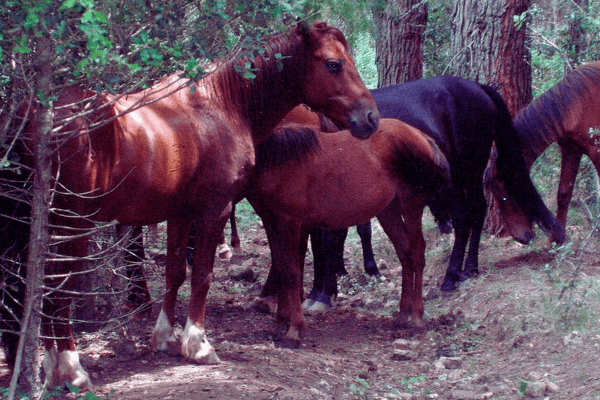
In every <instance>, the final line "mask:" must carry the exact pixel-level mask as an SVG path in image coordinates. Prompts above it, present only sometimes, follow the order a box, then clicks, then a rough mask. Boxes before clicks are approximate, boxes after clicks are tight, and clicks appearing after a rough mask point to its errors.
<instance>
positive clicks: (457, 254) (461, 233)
mask: <svg viewBox="0 0 600 400" xmlns="http://www.w3.org/2000/svg"><path fill="white" fill-rule="evenodd" d="M453 207H454V211H453V213H452V223H453V225H454V246H453V247H452V253H451V254H450V262H449V263H448V269H447V270H446V276H445V277H444V282H443V283H442V286H441V288H440V289H441V290H442V291H443V292H452V291H454V290H456V288H457V284H458V282H460V276H461V272H462V268H463V262H464V257H465V250H466V248H467V243H468V241H469V236H470V233H471V226H470V218H469V217H468V214H467V212H468V210H467V208H466V206H465V205H464V199H462V198H461V199H457V200H456V201H455V203H454V205H453Z"/></svg>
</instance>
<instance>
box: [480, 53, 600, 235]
mask: <svg viewBox="0 0 600 400" xmlns="http://www.w3.org/2000/svg"><path fill="white" fill-rule="evenodd" d="M599 98H600V61H597V62H591V63H588V64H584V65H581V66H580V67H578V68H576V69H575V70H573V71H572V72H570V73H569V74H567V75H566V76H565V77H564V78H563V79H562V80H560V81H559V82H558V83H556V84H555V85H554V86H552V87H551V88H550V89H549V90H548V91H546V92H545V93H543V94H541V95H540V96H538V97H537V98H536V99H534V100H533V102H532V103H531V104H529V105H528V106H527V107H525V108H524V109H523V110H521V111H520V112H519V114H517V117H516V118H515V121H514V125H515V128H516V129H517V133H518V135H519V139H520V141H521V144H522V147H523V149H524V151H525V153H524V154H525V161H526V163H527V167H528V168H531V165H532V164H533V163H534V161H535V160H536V159H537V157H538V156H539V155H540V154H542V153H543V152H544V150H546V149H547V148H548V146H550V145H551V144H552V143H554V142H556V143H558V145H559V147H560V151H561V155H562V160H561V166H560V181H559V186H558V193H557V196H556V198H557V210H556V218H557V219H558V222H559V223H560V225H561V226H562V227H563V228H565V226H566V224H567V213H568V211H569V203H570V202H571V198H572V197H573V188H574V186H575V179H576V177H577V171H578V169H579V163H580V162H581V157H582V156H583V155H584V154H585V155H587V156H588V157H589V158H590V160H591V161H592V163H593V164H594V167H595V168H596V171H597V172H598V171H600V141H599V140H598V138H599V137H600V101H598V99H599ZM490 171H491V174H489V175H488V176H486V183H487V184H488V185H489V187H490V188H491V192H492V194H493V196H494V198H495V200H496V202H497V204H498V209H499V211H500V216H501V217H502V219H503V220H504V222H505V223H506V224H507V226H508V228H509V230H511V227H512V226H514V225H518V224H519V222H524V223H525V224H527V225H531V222H530V219H529V218H527V216H526V215H523V213H522V212H520V210H519V209H518V208H516V207H515V205H514V204H515V199H514V197H513V195H512V194H510V193H509V192H508V191H507V190H506V188H505V187H504V186H503V185H502V182H497V180H496V179H493V178H494V177H495V175H496V174H497V171H496V167H495V164H492V165H491V168H490ZM511 233H512V231H511ZM551 239H552V240H553V241H555V242H557V243H559V244H560V243H562V242H563V241H564V238H563V237H560V236H556V235H553V236H552V238H551Z"/></svg>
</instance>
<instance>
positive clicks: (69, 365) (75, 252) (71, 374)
mask: <svg viewBox="0 0 600 400" xmlns="http://www.w3.org/2000/svg"><path fill="white" fill-rule="evenodd" d="M79 232H80V231H78V232H77V233H79ZM61 233H64V234H66V235H69V234H73V231H66V232H61ZM87 244H88V238H87V237H83V238H78V239H74V240H70V241H65V242H63V243H62V244H60V245H59V246H57V253H58V255H59V257H60V256H62V257H73V258H74V259H75V260H76V261H70V262H67V261H62V262H50V263H48V266H47V268H46V285H47V286H48V287H49V289H48V292H47V293H46V295H45V297H44V301H43V305H42V311H43V312H42V326H41V333H42V341H43V343H44V348H45V354H44V361H43V368H44V372H45V374H46V387H48V388H54V387H56V386H60V387H63V386H65V384H67V383H68V384H70V385H73V386H76V387H79V388H82V389H86V388H89V387H91V386H92V383H91V381H90V378H89V375H88V373H87V372H86V371H85V370H84V369H83V367H82V366H81V363H80V362H79V354H78V353H77V348H76V346H75V341H74V340H73V326H72V325H71V321H70V320H71V304H72V298H71V296H72V294H71V292H72V290H73V288H74V285H75V279H76V277H74V276H71V275H70V274H71V273H73V272H75V273H76V272H80V271H81V268H82V265H83V257H85V256H86V255H87Z"/></svg>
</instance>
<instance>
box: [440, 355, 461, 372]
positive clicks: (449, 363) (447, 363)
mask: <svg viewBox="0 0 600 400" xmlns="http://www.w3.org/2000/svg"><path fill="white" fill-rule="evenodd" d="M462 362H463V360H462V358H461V357H440V358H439V359H438V360H437V361H436V362H435V367H436V368H437V369H458V368H460V367H461V365H462ZM440 366H441V368H440Z"/></svg>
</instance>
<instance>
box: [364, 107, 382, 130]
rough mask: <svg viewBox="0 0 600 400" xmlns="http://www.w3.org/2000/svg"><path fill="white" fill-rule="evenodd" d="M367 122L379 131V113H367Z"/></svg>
mask: <svg viewBox="0 0 600 400" xmlns="http://www.w3.org/2000/svg"><path fill="white" fill-rule="evenodd" d="M367 121H369V124H370V125H371V126H372V127H373V128H374V129H377V127H378V126H379V113H378V112H376V111H369V112H368V113H367Z"/></svg>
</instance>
